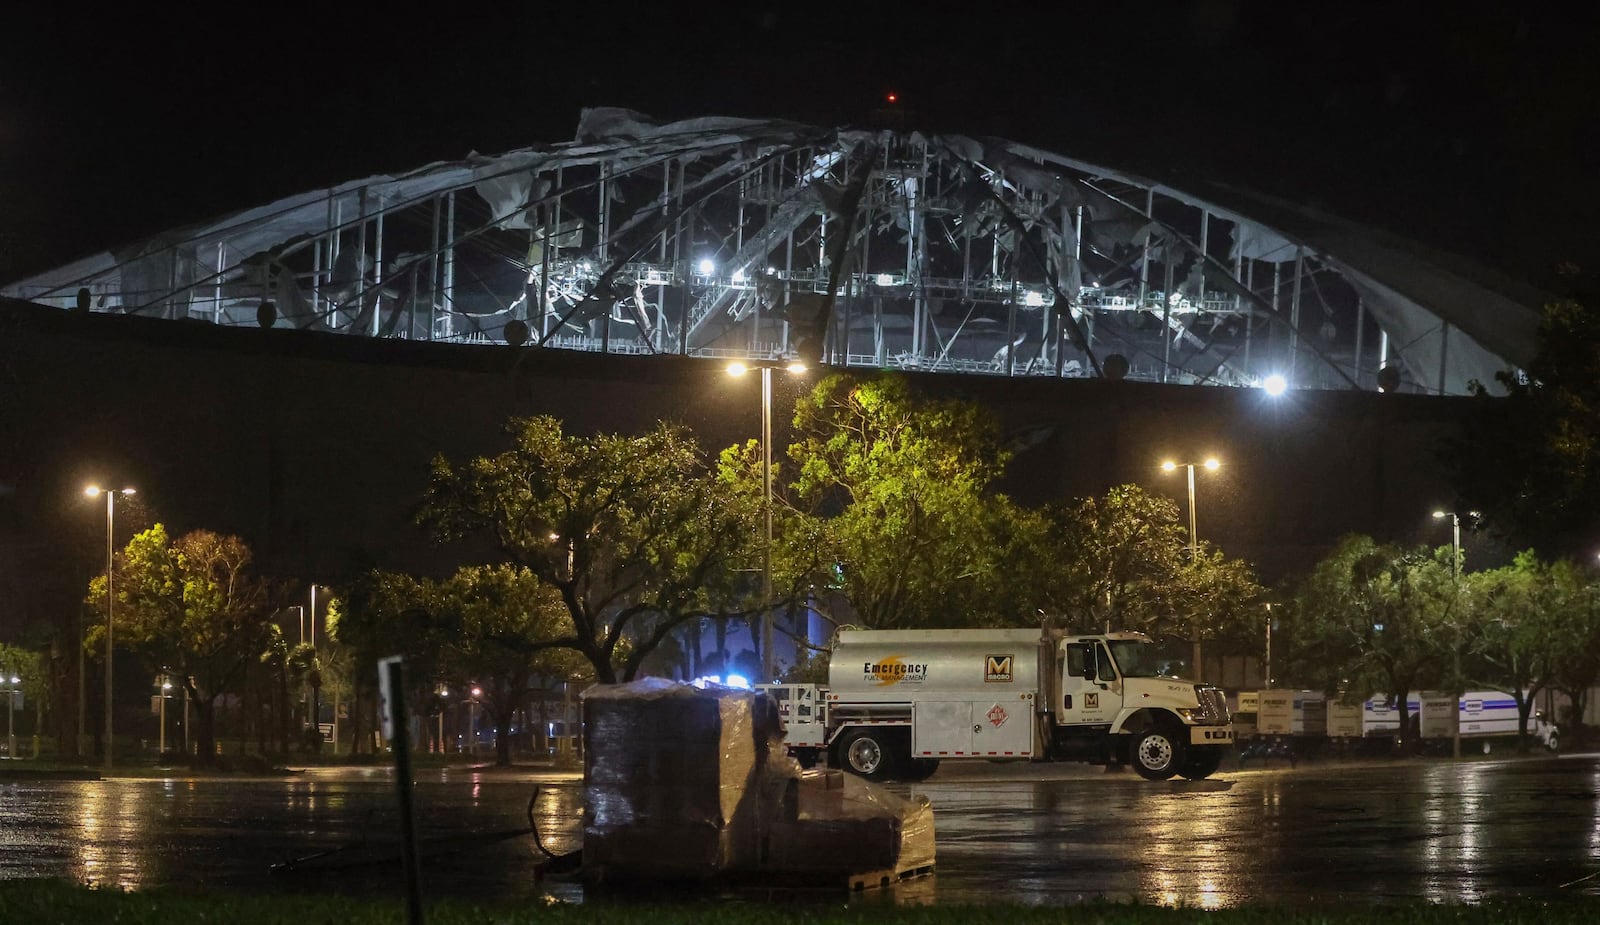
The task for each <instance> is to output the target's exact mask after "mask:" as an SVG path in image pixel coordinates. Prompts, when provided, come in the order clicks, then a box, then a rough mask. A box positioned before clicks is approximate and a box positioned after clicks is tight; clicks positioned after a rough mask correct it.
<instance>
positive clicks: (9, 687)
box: [0, 642, 51, 758]
mask: <svg viewBox="0 0 1600 925" xmlns="http://www.w3.org/2000/svg"><path fill="white" fill-rule="evenodd" d="M48 664H49V662H48V660H47V659H46V658H45V657H44V655H43V654H42V653H39V652H34V651H32V650H31V649H24V648H21V647H19V646H10V645H6V644H5V643H3V642H0V691H3V692H4V694H3V696H0V712H4V713H6V714H8V715H7V716H6V717H5V718H4V719H3V720H0V722H4V723H6V728H7V729H11V728H12V723H13V722H14V717H12V716H11V715H9V714H10V713H11V710H12V706H11V700H10V698H11V694H12V691H13V690H17V691H21V692H22V700H23V704H24V708H26V705H28V704H32V705H33V716H34V719H33V732H34V735H38V734H39V730H40V729H41V728H43V726H44V715H45V709H46V706H47V704H48V703H49V695H50V688H51V685H50V677H49V671H48ZM12 678H16V679H17V683H16V684H15V685H13V684H12V683H11V679H12ZM7 757H9V758H15V757H17V756H16V755H8V756H7Z"/></svg>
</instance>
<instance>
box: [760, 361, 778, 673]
mask: <svg viewBox="0 0 1600 925" xmlns="http://www.w3.org/2000/svg"><path fill="white" fill-rule="evenodd" d="M761 508H762V515H763V519H764V520H765V521H766V532H765V541H764V542H763V543H762V546H761V606H762V608H763V613H762V617H761V681H762V683H768V682H771V681H773V680H775V678H774V676H773V658H772V367H770V366H763V367H761Z"/></svg>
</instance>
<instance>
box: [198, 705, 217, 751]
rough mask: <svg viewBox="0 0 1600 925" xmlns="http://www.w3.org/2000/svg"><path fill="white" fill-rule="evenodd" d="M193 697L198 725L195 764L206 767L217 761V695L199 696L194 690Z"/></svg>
mask: <svg viewBox="0 0 1600 925" xmlns="http://www.w3.org/2000/svg"><path fill="white" fill-rule="evenodd" d="M194 699H195V701H196V702H195V714H196V716H195V719H196V723H195V725H196V726H197V727H198V734H197V736H196V741H197V742H198V743H199V749H198V751H197V752H196V754H195V764H198V765H200V766H201V767H207V768H209V767H214V766H215V765H216V763H217V725H216V722H217V695H216V694H210V695H207V696H205V697H201V696H200V695H199V693H198V692H196V693H195V694H194Z"/></svg>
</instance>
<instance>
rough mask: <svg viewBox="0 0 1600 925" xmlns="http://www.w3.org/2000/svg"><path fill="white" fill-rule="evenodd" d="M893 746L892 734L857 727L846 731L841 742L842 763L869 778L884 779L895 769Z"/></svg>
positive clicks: (840, 755)
mask: <svg viewBox="0 0 1600 925" xmlns="http://www.w3.org/2000/svg"><path fill="white" fill-rule="evenodd" d="M893 748H894V738H893V737H892V736H890V735H886V734H884V732H881V731H878V730H874V729H855V730H852V731H850V732H847V733H845V737H844V741H843V742H841V743H839V757H840V759H841V761H840V763H841V764H843V765H844V767H845V769H846V770H848V771H850V773H852V774H857V775H859V776H861V777H865V778H866V779H867V780H884V779H885V778H888V777H889V776H890V775H891V774H892V773H893V771H894V766H895V763H896V762H895V758H894V752H893V751H892V749H893Z"/></svg>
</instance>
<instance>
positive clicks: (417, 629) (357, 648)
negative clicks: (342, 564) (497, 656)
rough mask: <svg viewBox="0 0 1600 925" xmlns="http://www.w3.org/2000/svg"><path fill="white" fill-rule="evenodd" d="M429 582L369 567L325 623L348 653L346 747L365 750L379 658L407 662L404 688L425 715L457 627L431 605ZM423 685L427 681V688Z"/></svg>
mask: <svg viewBox="0 0 1600 925" xmlns="http://www.w3.org/2000/svg"><path fill="white" fill-rule="evenodd" d="M429 589H430V584H429V583H428V582H425V581H423V580H422V579H418V578H414V577H412V576H410V575H403V574H399V573H396V572H385V571H381V570H374V571H371V572H368V573H367V574H365V575H363V576H361V577H360V578H359V579H358V580H356V581H355V582H354V583H353V584H352V585H351V587H350V591H349V595H348V597H347V598H345V599H341V606H340V608H339V610H338V619H337V620H330V621H329V623H328V633H327V635H328V637H329V638H330V639H331V640H332V641H333V642H334V643H335V645H336V646H337V647H338V648H337V651H340V652H342V653H347V658H348V660H349V663H350V665H351V675H352V680H351V687H352V688H353V691H354V701H355V702H354V703H353V704H352V705H351V716H352V717H353V718H354V725H353V728H352V729H351V743H352V746H351V750H352V751H353V752H355V753H360V752H363V751H365V749H366V748H367V744H368V742H369V741H370V740H371V737H370V736H368V735H367V734H366V733H367V732H368V730H366V729H364V728H363V726H362V723H364V722H365V721H366V720H367V719H368V717H369V714H370V713H371V712H372V711H371V710H370V709H364V706H368V705H371V704H375V703H376V702H377V691H378V660H379V659H382V658H388V657H390V656H394V655H398V656H401V657H403V658H404V659H405V660H406V672H405V674H406V677H407V679H408V680H410V681H411V683H412V690H410V691H406V692H405V694H406V696H407V697H408V698H409V705H410V707H411V711H412V715H413V716H422V715H425V713H426V710H425V709H424V708H425V707H426V706H428V705H429V703H430V701H431V700H432V696H433V695H432V684H433V683H434V682H436V681H437V680H439V679H440V678H442V677H443V672H444V654H443V653H444V649H445V647H446V646H447V645H448V644H449V643H450V641H451V639H452V638H453V637H454V636H455V634H456V632H457V631H458V628H457V627H456V626H453V625H450V624H449V623H446V622H444V621H443V620H441V618H440V617H439V615H438V614H436V613H435V612H434V611H433V610H432V609H431V608H430V596H431V592H430V590H429ZM423 685H427V687H426V689H425V688H424V687H423Z"/></svg>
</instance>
